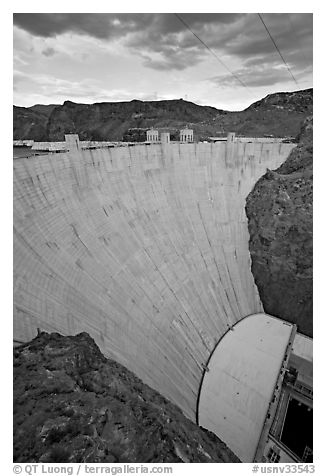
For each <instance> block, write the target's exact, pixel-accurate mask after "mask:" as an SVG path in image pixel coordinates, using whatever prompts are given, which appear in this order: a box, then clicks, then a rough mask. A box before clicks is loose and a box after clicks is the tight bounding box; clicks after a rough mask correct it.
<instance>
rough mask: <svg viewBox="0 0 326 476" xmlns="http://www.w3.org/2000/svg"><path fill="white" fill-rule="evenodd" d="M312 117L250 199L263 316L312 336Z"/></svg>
mask: <svg viewBox="0 0 326 476" xmlns="http://www.w3.org/2000/svg"><path fill="white" fill-rule="evenodd" d="M312 131H313V129H312V116H311V117H309V118H308V119H307V120H306V121H305V123H304V126H303V128H302V130H301V133H300V135H299V137H298V141H299V144H298V146H297V147H296V148H295V149H293V151H292V152H291V154H290V156H289V157H288V159H287V160H286V161H285V162H284V164H282V165H281V167H279V168H278V169H277V170H275V171H267V173H266V174H265V175H264V176H263V177H262V178H261V179H260V180H259V181H258V182H257V184H256V185H255V187H254V189H253V190H252V192H251V193H250V194H249V196H248V197H247V204H246V213H247V216H248V223H249V233H250V242H249V248H250V253H251V258H252V273H253V275H254V278H255V281H256V284H257V287H258V290H259V294H260V297H261V300H262V302H263V305H264V309H265V312H267V313H269V314H272V315H274V316H278V317H280V318H283V319H286V320H288V321H290V322H294V323H296V324H297V326H298V330H299V332H302V333H304V334H307V335H308V336H312V331H313V322H312V305H313V303H312V298H313V295H312V284H313V283H312V278H313V276H312V275H313V265H312V257H313V241H312V221H313V181H312V174H313V158H312V157H313V143H312V140H313V137H312V135H313V134H312Z"/></svg>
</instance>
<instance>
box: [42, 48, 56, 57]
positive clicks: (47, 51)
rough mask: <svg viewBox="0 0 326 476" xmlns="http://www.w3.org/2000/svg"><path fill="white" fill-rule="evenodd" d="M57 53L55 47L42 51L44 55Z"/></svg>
mask: <svg viewBox="0 0 326 476" xmlns="http://www.w3.org/2000/svg"><path fill="white" fill-rule="evenodd" d="M55 54H56V50H55V49H54V48H51V47H48V48H45V50H43V51H42V55H44V56H47V57H50V56H53V55H55Z"/></svg>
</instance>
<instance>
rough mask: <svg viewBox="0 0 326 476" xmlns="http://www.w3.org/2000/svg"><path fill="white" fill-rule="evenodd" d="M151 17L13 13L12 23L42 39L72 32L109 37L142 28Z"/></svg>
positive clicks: (150, 15)
mask: <svg viewBox="0 0 326 476" xmlns="http://www.w3.org/2000/svg"><path fill="white" fill-rule="evenodd" d="M152 17H153V14H131V13H130V14H129V13H125V14H121V13H117V14H113V13H112V14H107V13H104V14H102V13H15V14H14V25H16V26H18V27H19V28H22V29H23V30H26V31H28V32H29V33H31V34H32V35H35V36H41V37H45V38H46V37H54V36H56V35H60V34H63V33H69V32H71V33H79V34H82V35H89V36H93V37H95V38H100V39H110V38H114V37H116V36H125V34H126V32H133V31H139V30H141V29H142V28H143V27H144V26H145V25H146V24H148V23H149V22H150V21H151V18H152Z"/></svg>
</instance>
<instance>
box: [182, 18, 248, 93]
mask: <svg viewBox="0 0 326 476" xmlns="http://www.w3.org/2000/svg"><path fill="white" fill-rule="evenodd" d="M174 15H175V16H176V17H177V18H178V19H179V20H180V21H181V23H183V24H184V26H185V27H186V28H187V29H188V30H189V31H191V33H192V34H193V35H194V36H195V37H196V38H197V40H199V41H200V43H201V44H202V45H204V46H205V48H206V49H207V50H208V51H209V52H210V53H211V54H212V55H213V56H215V58H216V59H217V60H218V61H219V63H220V64H221V65H222V66H224V68H225V69H227V70H228V72H229V73H230V74H232V76H233V77H234V78H235V79H236V80H237V81H239V83H240V84H241V86H243V87H244V88H246V89H247V90H248V91H249V92H250V93H251V91H250V89H249V88H248V86H247V85H246V84H245V83H244V82H243V81H242V80H241V79H240V78H239V76H237V75H236V74H235V73H233V71H231V70H230V69H229V68H228V66H227V65H226V64H225V63H224V62H223V61H222V60H221V59H220V58H219V57H218V56H217V54H216V53H215V52H214V51H213V50H212V49H211V48H210V47H209V46H208V45H206V43H205V42H204V41H203V40H202V39H201V38H199V36H198V35H197V34H196V33H195V32H194V31H193V30H192V29H191V28H190V26H189V25H188V24H187V23H186V22H185V21H184V20H183V18H181V16H180V15H178V14H177V13H175V14H174Z"/></svg>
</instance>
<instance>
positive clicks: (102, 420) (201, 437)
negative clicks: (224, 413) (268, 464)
mask: <svg viewBox="0 0 326 476" xmlns="http://www.w3.org/2000/svg"><path fill="white" fill-rule="evenodd" d="M14 461H15V462H19V463H22V462H29V463H31V462H49V463H50V462H61V463H63V462H70V463H77V462H89V463H114V462H117V463H124V462H132V463H137V462H138V463H154V462H156V463H178V462H179V463H182V462H196V463H205V462H207V463H213V462H219V463H223V462H239V460H238V459H237V458H236V456H235V455H234V454H233V453H232V452H231V451H230V450H229V449H228V448H227V446H226V445H225V444H224V443H223V442H222V441H220V440H219V439H218V438H217V437H216V436H215V435H214V434H213V433H211V432H209V431H206V430H204V429H202V428H200V427H198V426H196V425H195V424H194V423H192V422H191V421H189V420H188V419H187V418H185V416H184V415H183V413H182V412H181V411H180V410H179V409H178V408H177V407H176V406H175V405H173V404H172V403H170V402H169V401H168V400H166V399H165V398H163V397H162V396H161V395H160V394H159V393H157V392H156V391H154V390H152V389H151V388H150V387H148V386H147V385H145V384H143V382H142V381H141V380H139V379H138V378H137V377H136V376H135V375H134V374H133V373H131V372H129V371H128V370H127V369H126V368H124V367H122V366H121V365H119V364H118V363H116V362H114V361H112V360H108V359H106V358H104V356H103V355H102V354H101V352H100V350H99V348H98V347H97V345H96V344H95V342H94V341H93V339H91V338H90V336H89V335H88V334H86V333H82V334H78V335H76V336H74V337H63V336H61V335H60V334H57V333H53V334H47V333H45V332H43V333H41V334H40V335H39V336H38V337H36V338H35V339H34V340H32V341H31V342H29V343H27V344H23V345H22V346H20V347H16V348H15V349H14Z"/></svg>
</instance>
